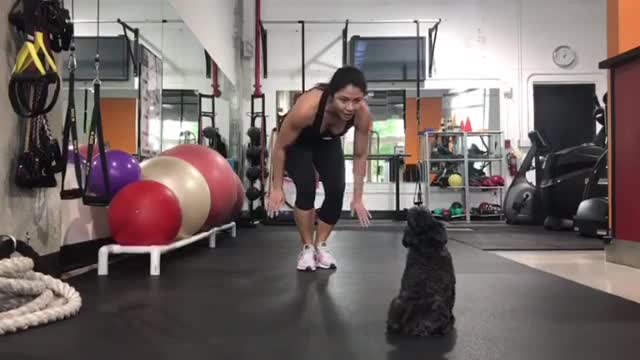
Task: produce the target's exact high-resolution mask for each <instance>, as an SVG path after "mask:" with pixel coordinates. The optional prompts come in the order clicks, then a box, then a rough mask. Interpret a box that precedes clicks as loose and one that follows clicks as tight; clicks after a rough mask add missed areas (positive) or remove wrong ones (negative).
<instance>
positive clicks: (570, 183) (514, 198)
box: [503, 98, 606, 230]
mask: <svg viewBox="0 0 640 360" xmlns="http://www.w3.org/2000/svg"><path fill="white" fill-rule="evenodd" d="M595 101H596V103H597V98H596V99H595ZM597 109H598V107H597V106H596V110H597ZM596 113H597V111H596ZM596 120H598V118H597V117H596ZM598 122H600V121H599V120H598ZM603 131H604V129H601V130H600V132H599V133H598V135H597V136H596V139H595V140H594V142H593V143H586V144H582V145H578V146H573V147H570V148H566V149H562V150H559V151H556V152H549V149H550V147H549V144H548V142H547V141H545V140H544V139H543V138H542V136H541V135H540V133H539V132H538V131H535V130H534V131H531V132H530V133H529V139H530V140H531V145H532V146H531V148H530V150H529V152H528V153H527V156H526V157H525V159H524V161H523V162H522V164H521V166H520V169H519V170H518V173H517V175H516V177H515V178H514V180H513V182H512V183H511V185H510V186H509V189H508V190H507V194H506V196H505V200H504V205H503V209H504V213H505V217H506V220H507V223H508V224H514V225H516V224H520V225H525V224H526V225H539V224H540V223H543V224H544V227H545V228H547V229H550V230H573V228H574V223H573V222H574V221H573V218H574V215H575V214H576V212H577V211H578V207H579V205H580V203H581V202H582V200H583V199H584V189H585V184H587V183H588V179H589V178H590V177H591V176H592V172H593V169H594V167H595V165H596V163H597V162H598V160H599V159H600V158H601V157H602V154H603V153H604V152H605V148H604V144H603V141H602V139H605V138H606V136H603V133H602V132H603ZM596 142H597V143H596ZM533 169H539V170H537V171H536V183H535V185H534V184H532V183H531V182H529V181H528V180H527V178H526V174H527V172H528V171H530V170H533ZM591 191H592V192H593V191H594V192H596V193H600V192H601V191H602V186H601V185H599V184H597V183H596V184H593V188H592V190H591Z"/></svg>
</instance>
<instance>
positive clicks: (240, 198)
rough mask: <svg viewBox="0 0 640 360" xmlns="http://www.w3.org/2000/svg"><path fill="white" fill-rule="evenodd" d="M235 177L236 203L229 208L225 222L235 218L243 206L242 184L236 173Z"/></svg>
mask: <svg viewBox="0 0 640 360" xmlns="http://www.w3.org/2000/svg"><path fill="white" fill-rule="evenodd" d="M235 179H236V191H237V193H236V203H235V204H234V206H233V209H231V214H230V216H229V218H228V219H227V222H230V221H233V220H235V219H236V218H237V217H238V216H239V215H240V212H241V211H242V207H243V206H244V185H243V184H242V180H240V178H239V177H238V176H237V175H236V176H235Z"/></svg>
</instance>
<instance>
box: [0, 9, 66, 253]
mask: <svg viewBox="0 0 640 360" xmlns="http://www.w3.org/2000/svg"><path fill="white" fill-rule="evenodd" d="M12 5H13V1H0V14H3V15H2V16H0V83H1V84H2V86H0V109H2V111H0V124H1V126H2V129H1V130H0V184H2V186H0V234H12V235H14V236H15V237H17V238H20V239H25V237H26V234H27V233H28V234H29V236H30V238H31V242H30V245H31V246H33V247H34V249H35V250H36V251H37V252H38V253H40V254H41V255H47V254H51V253H54V252H56V251H57V250H58V249H59V248H60V206H61V200H60V195H59V192H60V188H59V187H58V188H48V189H34V190H23V189H20V188H18V187H17V186H16V185H14V176H15V171H16V159H17V157H18V155H19V154H20V153H21V152H22V151H23V149H24V147H23V146H24V131H25V125H26V121H25V120H24V119H21V118H19V117H18V116H17V115H16V114H15V113H14V112H13V110H12V107H11V104H10V102H9V96H8V93H7V84H8V83H9V78H10V77H11V70H12V68H13V65H14V63H15V58H16V55H17V52H18V50H19V49H20V47H21V46H22V42H19V41H18V39H14V37H13V31H12V29H11V28H10V25H9V23H8V17H7V16H6V14H8V13H9V10H10V9H11V6H12ZM63 109H64V108H63V106H62V104H61V102H60V101H58V103H57V104H56V105H55V107H54V108H53V110H52V111H51V112H50V113H49V114H48V119H49V124H50V126H51V128H52V129H57V130H58V129H62V121H63V114H64V113H63V111H64V110H63ZM60 131H61V130H59V132H57V133H56V134H55V135H54V136H56V137H58V139H60V137H59V134H60ZM58 181H59V177H58ZM54 260H55V259H54Z"/></svg>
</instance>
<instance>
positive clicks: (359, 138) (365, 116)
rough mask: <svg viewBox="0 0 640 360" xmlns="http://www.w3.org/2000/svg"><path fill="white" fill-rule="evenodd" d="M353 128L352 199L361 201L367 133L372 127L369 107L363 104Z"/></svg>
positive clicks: (365, 166)
mask: <svg viewBox="0 0 640 360" xmlns="http://www.w3.org/2000/svg"><path fill="white" fill-rule="evenodd" d="M358 117H359V119H358V120H357V122H356V124H355V129H354V132H355V134H354V142H355V144H354V149H353V179H354V180H353V201H362V193H363V189H364V177H365V176H366V173H367V157H368V156H369V134H370V132H371V129H372V127H373V117H372V116H371V113H370V112H369V107H368V106H366V105H365V106H364V107H363V109H362V111H361V112H360V114H358Z"/></svg>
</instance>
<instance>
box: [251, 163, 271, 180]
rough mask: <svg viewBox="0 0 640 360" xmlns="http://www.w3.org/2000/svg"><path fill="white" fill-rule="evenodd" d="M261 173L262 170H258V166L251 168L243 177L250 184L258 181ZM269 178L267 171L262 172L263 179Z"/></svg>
mask: <svg viewBox="0 0 640 360" xmlns="http://www.w3.org/2000/svg"><path fill="white" fill-rule="evenodd" d="M261 172H262V169H260V166H251V167H249V168H248V169H247V171H246V173H245V175H246V176H247V179H249V181H250V182H252V183H253V182H254V181H256V180H258V179H259V178H260V176H261ZM268 176H269V172H268V170H267V169H265V170H264V177H265V178H266V177H268Z"/></svg>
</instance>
